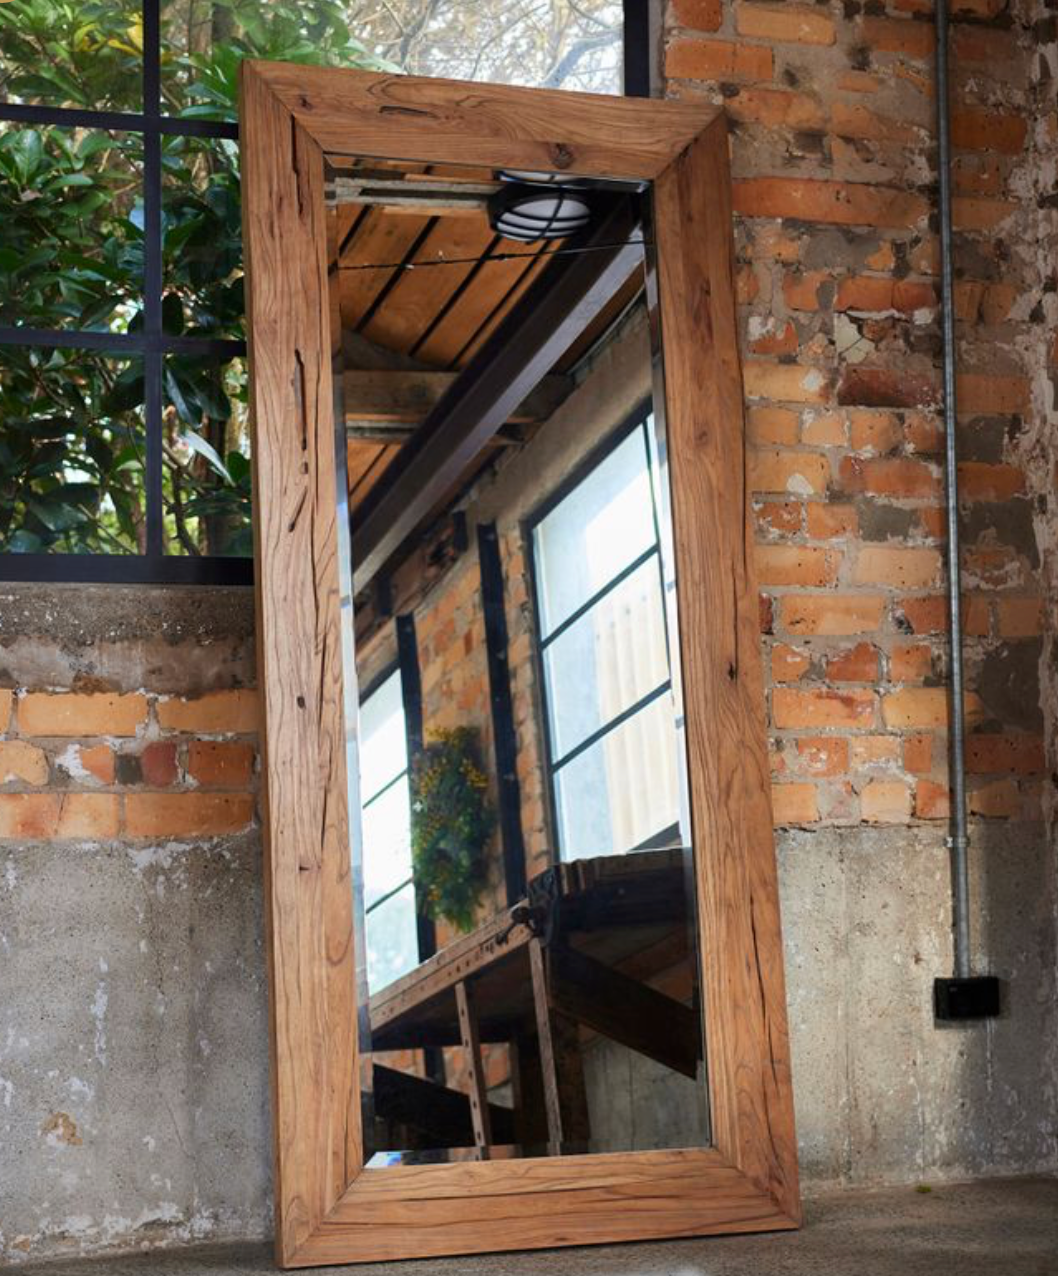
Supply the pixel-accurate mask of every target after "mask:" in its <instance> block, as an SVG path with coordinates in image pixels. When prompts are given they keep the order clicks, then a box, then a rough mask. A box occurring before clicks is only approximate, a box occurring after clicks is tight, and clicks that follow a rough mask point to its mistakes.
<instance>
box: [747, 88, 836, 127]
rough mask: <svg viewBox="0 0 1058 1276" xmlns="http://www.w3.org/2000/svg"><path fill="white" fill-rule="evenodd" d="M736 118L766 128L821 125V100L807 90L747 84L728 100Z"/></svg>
mask: <svg viewBox="0 0 1058 1276" xmlns="http://www.w3.org/2000/svg"><path fill="white" fill-rule="evenodd" d="M724 106H725V107H726V108H727V111H728V113H729V114H730V115H732V116H733V117H734V118H735V119H736V120H742V121H743V122H745V123H749V124H760V125H762V126H763V127H764V128H792V129H821V128H822V127H823V111H822V108H821V107H820V106H819V103H818V102H816V101H814V100H813V99H812V98H810V97H807V96H806V95H805V94H803V93H790V92H788V91H787V90H785V89H770V88H745V89H742V90H741V91H740V92H738V93H736V94H735V95H734V96H733V97H730V98H727V99H726V100H725V102H724Z"/></svg>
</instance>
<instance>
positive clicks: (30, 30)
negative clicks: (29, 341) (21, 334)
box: [0, 0, 392, 554]
mask: <svg viewBox="0 0 1058 1276" xmlns="http://www.w3.org/2000/svg"><path fill="white" fill-rule="evenodd" d="M163 25H164V30H163V40H164V41H165V49H164V51H163V91H164V94H165V97H166V99H167V103H168V107H169V109H170V110H173V111H175V112H177V113H180V114H183V115H185V116H190V117H195V116H205V117H208V118H213V119H218V118H221V119H234V118H235V116H236V100H237V89H238V66H239V62H240V61H241V60H242V58H243V57H246V56H252V57H264V58H274V59H282V60H286V61H301V62H312V63H325V64H341V65H352V66H362V67H373V68H381V67H384V66H385V67H388V66H389V64H386V63H383V62H381V61H380V60H379V59H377V58H375V57H373V56H372V55H371V54H370V53H369V52H368V51H367V50H366V49H365V48H364V46H363V45H362V44H361V43H360V42H358V41H357V40H356V39H355V38H354V37H353V36H352V35H351V34H350V31H349V22H348V18H347V16H346V13H345V11H344V9H343V8H342V6H341V5H340V4H338V3H334V0H283V2H282V3H269V4H267V5H261V4H260V3H259V0H211V2H210V3H206V4H203V3H201V0H171V2H170V3H168V4H167V5H166V6H165V7H164V15H163ZM202 32H205V34H206V36H207V37H208V38H207V40H206V44H208V45H210V46H211V47H209V49H208V51H204V52H203V51H197V52H196V51H192V50H191V47H190V46H191V45H192V44H193V43H197V44H199V45H200V44H201V43H202ZM141 44H142V22H141V18H140V12H139V5H138V4H135V3H130V0H118V2H117V3H115V2H114V0H4V2H3V3H0V91H2V92H3V93H4V94H5V95H6V96H8V97H9V98H11V99H14V100H18V99H21V100H25V101H41V102H46V103H48V104H51V105H66V106H75V107H84V108H88V109H99V108H103V107H118V108H122V109H127V110H138V109H140V106H141V101H140V83H141V56H140V50H141ZM390 69H392V68H390ZM141 158H142V146H141V143H140V142H139V140H138V138H135V137H134V136H133V135H125V136H120V137H119V136H113V135H111V134H108V133H99V132H86V131H83V130H74V129H68V128H59V127H50V128H49V127H44V128H18V127H16V126H13V125H11V126H7V127H6V128H5V129H4V130H3V131H2V132H0V323H3V324H8V325H16V324H20V325H28V326H33V327H39V328H71V329H104V330H110V331H129V332H135V331H137V330H138V329H139V328H140V327H141V325H142V323H143V304H142V288H143V282H142V280H143V236H142V227H143V207H142V190H141V185H140V176H139V172H140V161H141ZM162 168H163V181H164V196H163V207H162V235H163V288H164V295H163V300H162V321H163V326H164V329H165V331H166V332H167V333H169V334H170V335H176V336H210V337H228V338H234V339H240V338H242V337H243V336H244V335H245V322H244V310H243V281H242V245H241V223H240V218H241V214H240V207H239V158H238V147H237V146H236V145H235V144H234V143H231V142H227V141H223V140H222V141H216V140H206V139H200V138H184V137H172V136H167V137H164V138H163V141H162ZM163 394H164V420H163V429H164V439H163V466H164V474H163V500H164V510H165V531H166V539H167V543H168V548H169V549H170V550H171V551H172V552H175V553H183V554H203V553H209V554H249V553H251V552H252V546H251V536H250V466H249V461H248V459H247V454H248V451H249V440H248V437H247V430H246V411H245V405H246V375H245V364H244V363H243V361H242V360H235V361H233V362H231V363H229V364H227V365H222V364H220V363H218V362H216V361H215V360H214V361H211V360H205V359H193V358H188V357H185V356H175V355H174V356H170V357H168V358H167V359H166V362H165V369H164V382H163ZM143 406H144V381H143V377H142V374H141V371H140V370H139V367H138V365H137V371H136V373H135V375H132V373H131V370H130V369H124V370H122V369H121V368H117V369H116V365H115V363H114V360H113V359H112V358H111V357H109V356H107V355H105V354H101V353H97V352H94V351H83V350H82V351H78V352H77V353H76V354H74V353H73V352H69V351H62V350H57V351H54V352H51V353H49V352H46V351H35V352H32V353H30V352H26V351H24V350H7V351H4V352H3V357H2V363H0V551H7V552H28V551H34V552H37V551H41V550H54V551H62V552H94V553H110V552H136V551H137V549H142V536H143V519H144V513H143V509H144V500H143V482H144V480H143V475H144V468H143V458H142V455H141V450H142V428H141V422H142V417H143Z"/></svg>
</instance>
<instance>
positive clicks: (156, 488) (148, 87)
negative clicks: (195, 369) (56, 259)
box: [143, 0, 165, 557]
mask: <svg viewBox="0 0 1058 1276" xmlns="http://www.w3.org/2000/svg"><path fill="white" fill-rule="evenodd" d="M160 3H161V0H143V114H144V116H145V117H146V118H147V119H157V118H158V116H159V115H160V114H161V53H162V49H161V14H160ZM143 331H144V335H145V336H146V337H147V340H148V342H149V343H150V345H149V347H148V350H147V352H146V353H145V355H144V367H143V374H144V391H145V394H144V414H145V418H146V420H145V428H146V430H147V473H146V476H145V496H146V501H147V546H146V549H147V554H148V555H149V556H150V557H155V556H160V555H161V554H162V553H164V551H165V543H164V529H163V522H162V370H163V356H162V353H161V346H160V342H161V339H162V138H161V134H160V133H158V132H156V131H154V130H152V131H151V132H150V133H146V134H145V135H144V138H143Z"/></svg>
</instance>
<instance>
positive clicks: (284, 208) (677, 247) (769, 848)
mask: <svg viewBox="0 0 1058 1276" xmlns="http://www.w3.org/2000/svg"><path fill="white" fill-rule="evenodd" d="M242 95H243V96H242V115H241V127H242V139H243V165H244V175H243V190H244V233H245V241H246V245H247V253H248V277H249V284H250V287H249V302H248V309H249V317H250V327H251V334H252V337H251V344H250V358H251V381H252V393H251V406H252V414H253V421H254V462H253V463H254V482H255V493H254V494H255V536H256V561H257V602H258V630H257V632H258V648H259V673H260V677H261V680H262V686H263V690H264V754H265V760H264V777H265V786H264V787H265V808H266V829H265V869H266V878H265V889H266V908H267V918H268V925H269V951H270V973H271V981H270V988H271V1003H270V1005H271V1015H272V1024H271V1036H272V1051H273V1069H272V1071H273V1099H274V1129H275V1154H276V1216H277V1225H276V1226H277V1252H278V1257H279V1261H280V1262H281V1264H282V1265H284V1266H287V1267H303V1266H311V1265H319V1264H324V1263H347V1262H353V1261H367V1260H376V1259H392V1258H400V1257H412V1256H431V1255H440V1254H453V1253H469V1252H482V1251H488V1250H499V1249H510V1248H536V1247H542V1246H554V1245H574V1244H585V1243H590V1242H603V1241H615V1240H632V1239H637V1238H647V1237H650V1238H657V1237H665V1236H689V1235H702V1234H706V1233H711V1232H739V1231H760V1230H766V1229H776V1228H787V1227H791V1226H795V1225H796V1222H797V1219H798V1210H799V1207H798V1199H797V1177H796V1154H795V1144H794V1133H793V1116H792V1102H791V1094H790V1080H789V1060H788V1047H787V1040H786V1025H785V1011H784V1004H783V979H782V948H781V938H780V930H779V917H778V902H777V891H776V874H775V861H774V850H773V843H772V831H771V822H770V811H769V799H768V775H767V767H766V748H765V735H764V721H763V685H762V677H761V669H760V654H759V646H758V641H759V639H758V634H757V597H756V590H755V587H754V582H753V578H752V571H751V568H750V561H751V560H750V556H749V552H748V539H747V515H748V501H747V494H746V485H745V475H744V444H743V424H742V421H743V411H742V397H741V394H742V391H741V381H740V371H739V360H738V348H737V341H736V328H735V310H734V288H733V281H732V271H731V214H730V200H729V182H728V173H727V153H726V137H725V133H724V127H723V122H722V119H721V118H720V117H718V115H717V113H716V112H715V110H714V109H713V108H709V107H704V108H703V107H695V106H688V105H679V106H676V105H674V104H667V103H659V102H647V101H632V100H622V99H602V98H585V97H584V96H583V95H576V94H566V93H546V92H543V91H537V90H522V89H501V88H497V87H493V86H483V85H465V84H451V83H445V82H441V81H427V80H416V79H413V78H411V77H407V78H402V79H400V80H395V79H391V78H390V77H385V76H374V75H367V74H363V73H356V72H343V71H325V70H319V69H316V68H306V67H283V66H269V65H267V64H260V63H244V64H243V69H242ZM333 149H342V150H346V151H348V152H350V153H356V154H377V155H384V156H387V157H391V158H393V159H396V160H418V159H423V158H428V159H429V160H430V161H431V162H435V163H439V164H445V163H452V164H459V163H464V162H468V161H476V162H480V163H483V164H487V165H489V166H496V167H528V168H533V167H540V168H553V167H558V168H563V169H567V170H568V171H571V172H572V171H578V172H584V173H599V174H606V175H610V176H639V177H644V178H655V177H656V178H657V182H656V189H655V204H656V241H657V255H658V259H659V267H658V277H659V291H660V301H661V318H662V332H663V337H664V362H665V374H666V390H665V411H666V416H667V418H668V422H669V430H670V437H669V452H670V456H671V458H672V471H673V507H674V517H675V529H676V542H677V568H678V571H679V580H680V622H681V632H682V635H683V639H682V643H681V650H682V657H683V662H684V687H685V708H686V716H687V721H688V738H689V772H690V780H691V796H692V806H693V811H694V834H695V858H696V865H697V868H696V876H697V902H698V914H699V929H700V934H701V938H702V978H703V987H704V993H705V1009H706V1043H707V1056H708V1072H709V1076H710V1102H711V1109H712V1111H711V1116H712V1123H713V1127H714V1129H715V1131H716V1146H715V1147H714V1148H710V1149H704V1150H695V1151H678V1150H676V1151H659V1152H637V1153H627V1154H620V1155H605V1156H601V1155H591V1156H573V1157H561V1158H541V1159H536V1160H534V1159H524V1160H498V1159H496V1160H491V1161H481V1162H476V1163H457V1164H450V1165H444V1164H432V1165H422V1166H414V1167H412V1166H407V1167H398V1168H387V1169H380V1170H373V1169H367V1170H365V1169H364V1168H363V1165H362V1141H361V1130H360V1126H359V1119H360V1118H359V1112H360V1104H359V1082H358V1077H359V1063H358V1058H357V1049H356V1047H357V1041H356V1019H357V1003H356V998H355V987H356V985H355V960H354V950H353V929H352V898H351V890H350V883H349V850H350V841H349V839H350V818H349V805H348V789H347V780H348V777H347V774H346V763H345V733H346V723H345V720H344V714H343V705H342V663H341V638H342V634H341V631H340V628H339V571H338V563H337V555H338V544H339V531H340V530H341V529H339V527H338V519H337V508H338V492H337V479H336V460H335V441H334V428H333V427H334V423H333V409H332V400H331V374H330V359H329V351H330V334H329V332H328V331H327V314H328V292H327V280H326V260H327V231H326V221H325V217H324V208H323V193H322V170H323V150H333ZM333 238H334V236H333V233H332V241H333ZM332 250H333V243H332ZM343 469H344V465H343ZM350 725H352V724H350Z"/></svg>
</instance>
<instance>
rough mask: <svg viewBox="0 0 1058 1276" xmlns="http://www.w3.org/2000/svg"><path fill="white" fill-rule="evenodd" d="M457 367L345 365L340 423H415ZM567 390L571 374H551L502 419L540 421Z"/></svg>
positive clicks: (436, 400)
mask: <svg viewBox="0 0 1058 1276" xmlns="http://www.w3.org/2000/svg"><path fill="white" fill-rule="evenodd" d="M459 376H460V374H459V373H458V372H439V371H436V370H429V371H427V370H424V369H415V370H412V369H408V370H406V371H405V370H400V371H396V370H390V369H386V370H381V371H380V370H377V369H355V368H354V369H350V368H346V371H345V375H344V377H343V387H342V393H343V396H344V400H345V423H346V428H347V429H348V428H351V427H353V426H354V425H356V424H359V423H360V422H368V421H401V422H407V423H410V424H413V425H415V424H421V423H422V422H423V421H424V420H425V419H426V417H427V416H428V415H429V413H430V412H431V411H432V410H433V409H434V408H435V407H436V406H437V404H438V403H439V402H440V401H441V399H442V398H443V397H444V395H445V394H447V393H448V391H449V390H450V389H451V388H452V386H453V385H454V384H455V382H456V381H457V380H458V379H459ZM572 389H573V379H572V377H567V376H561V375H558V374H556V375H552V376H548V377H544V379H543V380H542V381H541V382H540V383H539V384H538V385H535V386H534V387H533V388H532V389H531V390H530V391H529V393H528V395H526V397H525V400H524V402H522V403H520V404H518V405H517V406H516V407H515V409H514V411H513V412H512V413H511V415H510V417H509V418H508V420H509V421H511V422H514V423H517V424H523V423H532V422H536V421H546V420H547V418H548V417H549V416H551V415H552V414H553V413H554V412H555V410H556V409H557V408H558V407H559V406H560V404H561V403H562V402H563V400H564V399H566V397H567V396H568V395H569V394H570V392H571V391H572Z"/></svg>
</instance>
